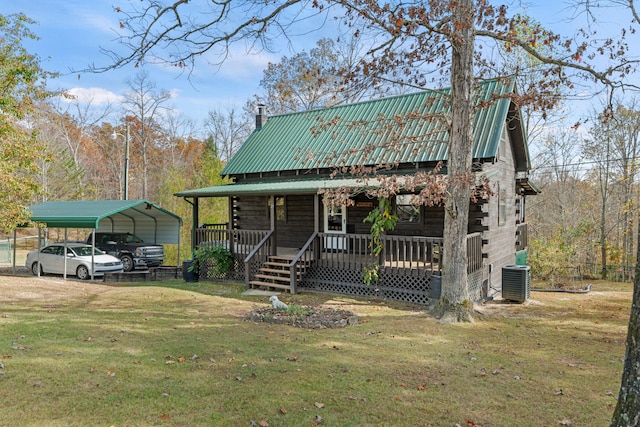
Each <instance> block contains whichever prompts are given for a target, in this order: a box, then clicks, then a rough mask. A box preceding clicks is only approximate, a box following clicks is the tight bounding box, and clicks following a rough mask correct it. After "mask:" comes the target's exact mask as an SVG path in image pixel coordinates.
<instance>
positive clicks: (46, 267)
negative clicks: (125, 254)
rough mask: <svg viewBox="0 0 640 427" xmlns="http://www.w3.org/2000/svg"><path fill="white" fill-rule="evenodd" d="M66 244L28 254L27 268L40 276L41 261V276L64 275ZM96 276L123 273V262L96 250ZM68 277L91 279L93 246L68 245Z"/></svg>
mask: <svg viewBox="0 0 640 427" xmlns="http://www.w3.org/2000/svg"><path fill="white" fill-rule="evenodd" d="M63 253H64V243H54V244H52V245H48V246H45V247H43V248H42V249H40V256H39V259H38V251H31V252H29V253H28V254H27V261H26V262H25V266H26V267H27V268H30V269H31V272H32V273H33V275H34V276H37V275H38V261H40V275H41V276H42V275H44V274H46V273H53V274H64V257H63V256H62V254H63ZM93 259H94V262H95V271H94V274H93V275H94V276H103V275H104V273H121V272H122V271H123V269H122V261H120V260H119V259H118V258H116V257H114V256H111V255H108V254H106V253H104V252H102V251H101V250H100V249H97V248H96V249H95V252H94V256H93ZM67 275H70V276H76V277H77V278H78V279H82V280H84V279H90V278H91V245H87V244H84V243H67Z"/></svg>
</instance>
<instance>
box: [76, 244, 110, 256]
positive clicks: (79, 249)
mask: <svg viewBox="0 0 640 427" xmlns="http://www.w3.org/2000/svg"><path fill="white" fill-rule="evenodd" d="M73 252H75V254H76V255H77V256H91V246H76V247H75V248H73ZM103 253H104V252H102V251H101V250H100V249H98V248H96V250H95V252H94V253H93V254H94V255H102V254H103Z"/></svg>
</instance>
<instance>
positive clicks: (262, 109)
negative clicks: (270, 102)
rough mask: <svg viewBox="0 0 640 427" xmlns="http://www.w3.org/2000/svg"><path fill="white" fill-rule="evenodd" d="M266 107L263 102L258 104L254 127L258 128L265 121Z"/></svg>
mask: <svg viewBox="0 0 640 427" xmlns="http://www.w3.org/2000/svg"><path fill="white" fill-rule="evenodd" d="M266 111H267V107H266V105H264V104H258V114H256V129H260V128H261V127H262V126H263V125H264V124H265V123H267V114H266Z"/></svg>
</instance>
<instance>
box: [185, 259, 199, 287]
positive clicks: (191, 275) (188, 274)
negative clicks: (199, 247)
mask: <svg viewBox="0 0 640 427" xmlns="http://www.w3.org/2000/svg"><path fill="white" fill-rule="evenodd" d="M192 264H193V260H192V259H189V260H186V261H182V279H183V280H184V281H185V282H197V281H198V274H197V273H196V272H195V271H189V267H191V265H192Z"/></svg>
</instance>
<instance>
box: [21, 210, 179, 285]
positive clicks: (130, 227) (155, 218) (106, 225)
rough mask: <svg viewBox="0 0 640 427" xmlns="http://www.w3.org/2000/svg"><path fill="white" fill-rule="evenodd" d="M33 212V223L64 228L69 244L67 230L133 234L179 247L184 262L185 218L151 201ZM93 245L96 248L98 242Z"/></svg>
mask: <svg viewBox="0 0 640 427" xmlns="http://www.w3.org/2000/svg"><path fill="white" fill-rule="evenodd" d="M29 211H30V212H31V217H30V219H31V222H34V223H38V224H45V225H46V226H47V227H48V228H64V229H65V240H66V229H67V228H89V229H92V231H93V232H101V231H102V232H130V233H133V234H136V235H137V236H138V237H140V238H141V239H142V240H144V241H145V242H148V243H155V244H177V245H178V259H180V227H181V226H182V218H180V217H179V216H177V215H175V214H173V213H171V212H169V211H167V210H165V209H163V208H161V207H160V206H157V205H155V204H153V203H152V202H149V201H147V200H82V201H49V202H44V203H40V204H37V205H33V206H30V207H29ZM93 235H94V236H95V233H93ZM94 239H95V237H94ZM92 244H93V246H94V247H95V241H94V242H92ZM14 248H15V244H14ZM14 267H15V256H14ZM65 276H66V274H65ZM91 278H92V279H93V271H92V272H91Z"/></svg>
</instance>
